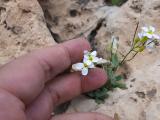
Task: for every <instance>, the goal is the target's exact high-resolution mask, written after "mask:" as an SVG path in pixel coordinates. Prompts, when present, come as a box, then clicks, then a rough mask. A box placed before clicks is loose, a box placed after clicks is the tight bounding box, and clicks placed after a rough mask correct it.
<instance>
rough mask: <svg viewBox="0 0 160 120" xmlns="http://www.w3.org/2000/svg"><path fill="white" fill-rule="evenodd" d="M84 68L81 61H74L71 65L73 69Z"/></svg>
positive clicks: (79, 69)
mask: <svg viewBox="0 0 160 120" xmlns="http://www.w3.org/2000/svg"><path fill="white" fill-rule="evenodd" d="M83 68H84V64H83V63H76V64H73V65H72V69H73V70H75V71H81V70H82V69H83Z"/></svg>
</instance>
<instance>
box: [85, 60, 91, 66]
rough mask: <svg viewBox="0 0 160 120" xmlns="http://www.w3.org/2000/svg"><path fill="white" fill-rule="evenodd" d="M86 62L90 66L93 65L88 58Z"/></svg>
mask: <svg viewBox="0 0 160 120" xmlns="http://www.w3.org/2000/svg"><path fill="white" fill-rule="evenodd" d="M84 63H85V64H87V66H89V65H91V64H92V61H90V60H86V61H85V62H84Z"/></svg>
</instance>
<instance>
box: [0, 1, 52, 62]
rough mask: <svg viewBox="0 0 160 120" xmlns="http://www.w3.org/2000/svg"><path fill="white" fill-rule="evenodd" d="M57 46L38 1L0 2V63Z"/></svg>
mask: <svg viewBox="0 0 160 120" xmlns="http://www.w3.org/2000/svg"><path fill="white" fill-rule="evenodd" d="M52 44H55V41H54V40H53V38H52V37H51V35H50V33H49V31H48V29H47V27H46V24H45V18H44V16H43V11H42V9H41V7H40V5H39V3H38V2H37V1H36V0H17V1H15V0H9V1H8V0H1V1H0V63H1V64H3V63H6V62H7V61H8V60H10V59H13V58H15V57H17V56H19V55H21V54H24V53H27V52H29V51H31V50H32V49H35V48H42V47H45V46H49V45H52Z"/></svg>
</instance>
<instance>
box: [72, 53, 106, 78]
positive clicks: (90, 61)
mask: <svg viewBox="0 0 160 120" xmlns="http://www.w3.org/2000/svg"><path fill="white" fill-rule="evenodd" d="M104 63H108V61H107V60H105V59H102V58H98V57H97V52H96V51H93V52H89V51H87V50H85V51H84V58H83V63H76V64H73V65H72V69H73V70H74V71H81V73H82V75H84V76H86V75H87V74H88V71H89V69H90V68H95V66H96V65H97V64H104Z"/></svg>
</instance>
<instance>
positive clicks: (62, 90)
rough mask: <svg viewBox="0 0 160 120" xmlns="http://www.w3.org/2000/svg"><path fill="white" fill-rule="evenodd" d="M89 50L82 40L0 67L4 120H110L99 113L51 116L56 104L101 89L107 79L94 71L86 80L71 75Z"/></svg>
mask: <svg viewBox="0 0 160 120" xmlns="http://www.w3.org/2000/svg"><path fill="white" fill-rule="evenodd" d="M84 50H90V45H89V43H88V42H87V41H86V40H85V39H83V38H80V39H78V40H70V41H68V42H65V43H62V44H58V45H55V46H52V47H50V48H44V49H40V50H37V51H34V52H32V53H30V54H27V55H25V56H21V57H19V58H17V59H15V60H13V61H11V62H9V63H8V64H6V65H4V66H1V68H0V119H1V120H111V118H110V117H108V116H105V115H102V114H98V113H72V114H63V115H58V116H51V113H52V111H53V110H54V108H55V107H56V106H57V105H60V104H61V103H64V102H65V101H68V100H71V99H72V98H74V97H76V96H78V95H80V94H81V93H84V92H88V91H91V90H94V89H96V88H99V87H100V86H102V85H103V84H104V83H105V82H106V80H107V76H106V74H105V71H103V70H102V69H100V68H95V69H92V70H90V71H89V74H88V75H87V76H86V77H84V76H82V75H81V74H80V73H79V72H72V73H71V72H68V71H69V69H70V67H71V65H72V64H74V63H77V62H79V61H81V60H82V58H83V51H84Z"/></svg>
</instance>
